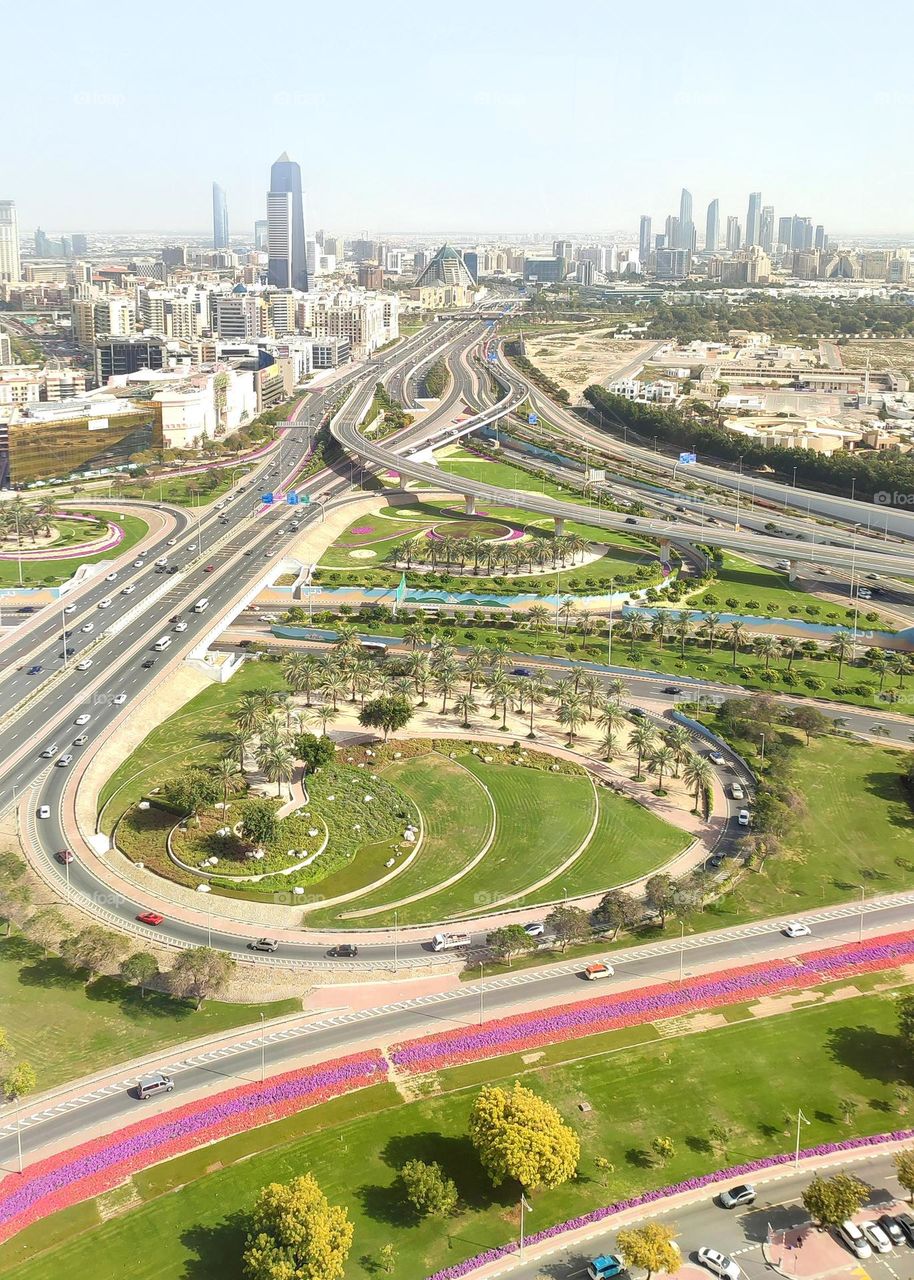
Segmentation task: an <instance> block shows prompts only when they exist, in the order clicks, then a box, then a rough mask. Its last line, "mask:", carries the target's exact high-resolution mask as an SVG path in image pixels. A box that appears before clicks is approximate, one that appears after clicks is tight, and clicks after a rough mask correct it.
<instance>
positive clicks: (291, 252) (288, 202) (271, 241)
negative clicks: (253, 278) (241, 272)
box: [267, 151, 308, 290]
mask: <svg viewBox="0 0 914 1280" xmlns="http://www.w3.org/2000/svg"><path fill="white" fill-rule="evenodd" d="M267 223H268V226H267V257H268V263H267V280H268V282H269V283H270V284H273V285H276V286H277V287H278V288H280V289H289V288H292V289H303V290H306V289H307V288H308V266H307V263H306V261H305V214H304V207H303V202H302V193H301V169H300V168H299V167H298V165H297V164H296V162H295V161H294V160H290V159H289V157H288V154H287V153H286V152H285V151H284V152H283V153H282V155H281V156H280V157H279V159H278V160H277V161H276V162H275V163H274V164H273V166H272V168H271V169H270V190H269V193H268V195H267Z"/></svg>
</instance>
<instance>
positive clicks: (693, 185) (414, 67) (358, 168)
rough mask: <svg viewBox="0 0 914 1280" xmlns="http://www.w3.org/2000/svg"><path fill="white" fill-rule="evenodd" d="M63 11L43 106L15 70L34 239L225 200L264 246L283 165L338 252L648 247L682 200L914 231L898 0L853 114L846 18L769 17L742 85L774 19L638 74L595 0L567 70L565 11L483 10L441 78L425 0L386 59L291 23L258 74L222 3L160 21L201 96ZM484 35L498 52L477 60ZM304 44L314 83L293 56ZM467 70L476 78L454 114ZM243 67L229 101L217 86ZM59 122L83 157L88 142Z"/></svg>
mask: <svg viewBox="0 0 914 1280" xmlns="http://www.w3.org/2000/svg"><path fill="white" fill-rule="evenodd" d="M54 8H56V10H57V18H56V23H57V29H58V31H59V32H60V34H61V38H60V39H59V40H55V41H53V42H50V43H49V45H48V47H47V48H46V50H45V51H43V58H45V59H46V68H47V75H46V81H45V85H46V87H45V88H44V89H43V90H42V92H41V94H36V93H35V92H34V87H33V86H32V85H31V84H30V82H29V79H28V76H29V71H28V64H27V60H20V61H18V62H16V63H14V64H13V65H11V66H10V67H9V68H7V86H8V97H9V98H10V99H11V100H17V101H20V102H23V103H27V104H28V110H27V111H25V112H23V113H22V114H20V115H19V116H18V117H17V122H16V128H15V129H11V130H9V131H8V136H7V138H6V140H5V142H6V146H5V151H6V161H7V163H6V164H5V166H4V173H3V179H2V184H3V190H2V191H0V198H8V199H13V200H15V201H16V203H17V207H18V210H19V218H20V225H21V226H22V227H23V228H25V229H30V228H34V227H35V226H37V225H41V226H44V227H50V228H53V229H57V228H59V227H70V228H73V229H88V230H95V231H115V230H117V231H127V232H129V231H131V230H149V231H155V230H157V229H158V230H163V231H164V230H173V229H175V228H199V229H200V230H201V231H203V230H205V229H206V228H207V227H208V226H210V225H211V209H210V204H211V183H212V182H213V181H214V180H215V181H218V183H219V184H220V185H221V186H222V187H224V189H225V191H226V197H227V201H228V206H229V209H230V211H231V222H230V228H231V230H232V231H233V233H234V234H238V233H239V231H240V230H241V229H242V228H243V229H244V231H245V233H247V232H248V229H249V228H252V227H253V222H254V220H255V218H263V217H265V183H264V176H263V175H264V173H265V172H266V170H267V169H268V167H269V165H270V163H271V161H272V159H273V158H274V157H275V156H276V155H278V154H279V153H281V152H282V151H288V152H289V154H290V155H294V156H295V157H296V158H297V159H298V162H299V163H300V165H301V168H302V177H303V188H304V193H305V201H306V204H307V207H308V209H309V211H310V212H309V216H308V224H309V226H311V227H328V228H329V227H332V228H333V229H335V230H337V231H338V232H340V233H349V232H351V233H356V232H358V231H360V230H362V229H367V228H372V229H375V230H381V229H394V228H396V229H399V230H401V231H402V232H403V233H410V232H415V233H417V234H427V233H431V232H432V231H434V232H440V233H442V234H447V233H449V232H451V233H452V232H457V231H467V232H474V231H481V230H482V229H483V228H489V229H491V230H492V231H498V230H502V231H508V230H516V229H517V228H523V227H528V228H532V227H543V228H553V229H561V228H580V229H585V228H593V229H594V230H595V231H596V230H597V229H601V228H623V227H625V228H630V229H631V230H632V231H633V232H634V231H636V229H637V226H638V219H639V216H640V215H641V214H642V213H644V212H650V213H651V214H652V216H653V217H654V219H655V221H656V220H658V219H661V218H662V216H663V215H664V214H665V212H666V211H668V210H669V209H671V208H673V207H675V205H674V200H675V197H676V193H677V192H678V191H679V190H680V189H681V188H682V187H686V188H687V189H688V190H689V191H691V192H692V193H693V197H694V200H695V207H696V209H697V208H701V209H704V208H705V207H706V206H707V203H708V202H709V200H711V199H713V198H715V197H716V198H718V199H719V200H720V208H721V217H722V220H723V219H725V217H726V216H727V214H729V213H736V214H737V215H738V216H739V217H740V221H741V222H743V223H745V217H746V203H747V198H748V193H749V192H750V191H757V190H761V191H762V193H763V197H764V201H765V203H768V204H773V205H774V206H775V208H776V209H789V212H791V213H792V212H794V211H798V212H804V211H811V210H813V209H815V210H816V211H817V218H818V220H820V221H825V222H827V223H828V224H829V226H831V227H834V228H835V230H836V232H838V233H842V232H843V233H859V234H862V235H865V234H879V233H884V234H891V235H905V234H908V233H909V232H911V233H912V234H914V226H912V221H911V217H910V214H909V212H908V210H909V209H910V207H911V206H912V204H914V177H912V176H911V174H910V173H909V172H908V170H907V169H906V168H905V167H903V166H901V165H899V164H898V157H899V156H900V155H902V154H904V151H903V148H904V144H905V141H906V138H905V118H906V113H905V112H903V111H900V110H898V107H899V106H900V105H902V100H904V101H907V100H908V98H909V97H910V95H907V94H904V93H900V91H894V90H891V89H888V90H887V89H886V86H885V79H884V74H883V72H882V70H881V67H880V63H881V60H882V56H883V54H884V38H885V37H884V29H883V28H881V27H880V25H879V17H880V13H881V12H882V11H884V12H885V16H886V17H889V16H890V17H891V20H892V26H893V30H894V31H895V33H896V35H897V38H898V42H899V43H902V44H903V43H904V37H905V33H906V30H907V31H910V30H911V29H914V23H912V20H911V18H910V17H909V16H908V15H907V14H899V12H898V11H897V8H896V9H891V8H890V7H889V6H888V5H887V4H885V3H884V2H883V0H876V3H875V10H874V9H873V8H871V9H870V11H869V12H870V24H869V25H868V26H867V27H866V28H864V29H862V30H858V29H856V28H855V36H854V55H855V66H854V85H853V92H852V93H849V92H847V91H846V89H845V88H844V87H843V84H842V78H841V77H840V76H836V75H835V67H836V66H839V65H843V64H844V62H845V61H846V58H847V49H846V37H845V32H844V30H843V29H842V28H841V23H840V17H841V14H842V13H844V12H846V13H847V14H848V15H850V14H851V12H852V11H851V8H850V5H849V4H847V3H839V4H838V5H837V10H838V11H837V13H835V14H834V16H835V18H836V19H838V20H837V21H835V22H834V23H833V24H831V25H830V26H829V27H828V28H827V29H825V30H823V28H822V26H821V24H820V23H818V22H817V21H816V19H815V16H814V15H813V14H808V15H804V14H802V13H800V14H798V13H797V12H796V11H794V10H788V9H787V7H786V5H783V6H777V7H775V9H774V10H773V11H769V14H770V22H771V26H772V32H771V35H772V39H773V38H774V36H775V34H777V33H779V32H781V28H782V25H783V24H781V23H780V22H779V19H778V9H779V8H780V9H781V10H782V11H783V15H784V17H785V20H786V18H787V15H788V14H789V22H790V25H789V28H785V29H784V31H783V34H782V36H781V39H780V40H779V42H778V43H777V46H776V56H774V53H772V56H771V57H769V58H767V59H764V60H759V61H758V62H757V63H754V64H753V66H752V71H751V75H750V76H749V77H748V78H746V77H743V76H742V75H737V74H736V72H735V71H734V69H733V68H734V65H735V60H737V59H739V58H741V57H742V55H743V53H744V52H745V50H746V48H747V47H748V46H749V44H750V43H751V42H752V41H754V40H755V39H756V38H757V35H758V29H757V28H758V24H757V21H756V20H755V19H753V18H751V16H745V15H742V14H740V13H733V12H731V11H730V10H729V9H727V8H725V7H724V6H723V5H720V4H714V3H712V4H710V5H709V6H707V7H706V8H705V10H703V20H702V23H701V24H700V27H699V26H698V25H696V26H694V27H692V28H687V27H684V26H683V25H682V24H681V21H680V23H679V25H678V26H677V27H676V34H677V44H676V46H675V51H674V52H673V53H672V54H671V55H670V56H666V57H665V58H664V59H663V60H662V61H661V60H659V59H658V58H657V57H656V56H654V54H653V53H652V52H651V48H650V42H648V47H646V48H645V49H644V51H641V50H639V49H635V48H633V47H630V44H626V45H625V47H624V57H620V56H619V52H620V49H619V48H617V47H616V46H615V45H614V44H613V42H612V36H613V34H614V33H613V31H612V28H611V27H609V26H608V24H607V22H606V15H605V11H604V10H603V7H602V6H601V5H599V4H597V3H594V2H593V0H572V3H571V6H570V8H568V7H566V9H565V10H563V15H562V27H563V29H564V30H566V31H567V32H568V34H569V42H568V44H569V51H568V52H562V51H561V45H559V46H558V47H557V44H556V41H555V39H554V35H555V26H556V19H555V14H554V12H553V11H552V10H551V9H550V8H549V7H547V6H546V4H545V3H544V2H543V0H532V3H531V4H529V5H524V6H521V5H520V4H518V3H516V0H511V2H510V3H509V4H507V5H505V6H503V7H502V8H501V9H500V10H498V11H493V10H492V9H491V8H490V7H489V6H484V5H482V4H481V3H480V0H469V3H468V4H467V5H466V6H464V7H463V8H462V9H461V12H460V14H459V15H449V14H442V15H439V16H437V17H436V26H437V27H438V28H439V33H438V34H439V38H438V39H437V40H436V48H438V49H444V50H447V51H449V52H446V53H445V54H439V55H437V56H434V57H430V56H428V51H427V47H426V44H425V34H424V25H425V22H427V13H426V12H425V11H424V10H423V9H422V8H421V7H420V6H419V5H418V4H417V3H415V0H394V3H393V4H392V5H391V6H390V11H389V21H387V22H385V24H383V25H382V26H381V27H380V28H379V29H377V30H376V31H375V30H374V26H373V25H372V30H373V32H374V34H373V39H372V41H371V42H369V43H366V44H364V46H363V44H362V43H361V42H357V43H356V44H355V45H354V46H352V47H350V46H348V45H347V43H346V40H345V38H342V39H340V38H338V37H331V36H329V35H328V36H325V37H324V38H323V39H319V40H318V42H317V45H316V46H313V45H311V44H310V37H311V34H312V25H313V24H312V23H311V22H310V19H309V17H308V15H307V14H305V13H304V12H303V11H301V10H298V9H295V8H293V7H291V6H289V7H288V8H287V11H286V13H285V15H284V30H285V31H286V38H285V39H284V41H283V44H282V46H281V48H278V49H277V48H275V47H273V46H272V45H271V46H270V47H269V58H267V57H266V56H263V57H258V56H257V46H256V43H255V45H254V50H255V53H254V56H253V57H251V56H250V55H248V56H247V57H246V58H244V59H241V60H239V57H238V45H239V40H240V39H241V38H242V32H243V31H244V30H245V26H246V24H247V22H248V17H249V15H248V12H247V9H246V8H245V7H244V6H242V5H241V4H239V3H238V2H237V0H227V4H226V6H225V8H224V11H223V21H222V22H220V24H219V25H218V26H213V24H212V23H211V22H210V21H209V19H208V16H207V15H206V14H205V13H203V12H196V11H194V10H188V9H187V8H186V7H182V8H179V7H178V6H177V5H176V4H174V3H173V0H164V3H163V5H162V6H161V19H162V23H163V26H165V27H168V25H169V23H173V24H174V27H175V30H176V31H180V35H181V38H182V40H183V41H184V43H185V45H186V48H187V49H188V50H199V51H201V57H203V58H204V60H205V62H206V63H207V64H208V67H209V71H208V73H207V74H201V75H200V76H198V77H189V76H188V74H187V62H186V60H185V59H182V58H177V57H176V58H175V59H174V60H172V61H167V60H164V61H161V62H160V63H159V64H157V66H156V68H155V70H154V73H152V74H146V73H143V74H141V73H140V72H139V71H138V70H137V69H136V68H135V67H134V68H133V70H131V68H130V67H128V66H126V65H122V64H121V63H114V62H112V63H110V64H108V63H106V62H104V61H98V60H97V48H98V33H99V32H100V31H104V30H106V29H114V28H113V24H115V23H116V26H117V30H118V31H119V33H120V36H121V38H123V39H125V40H127V41H129V40H130V38H131V31H133V32H134V34H135V35H136V38H137V39H140V38H142V32H141V28H140V18H139V17H138V16H136V15H134V14H132V13H130V12H126V13H125V12H124V11H123V10H122V9H121V8H115V6H114V5H113V3H112V2H111V0H96V2H95V3H94V5H93V10H94V13H95V15H96V16H95V21H94V22H93V23H91V24H87V23H81V22H80V21H79V20H78V16H77V14H76V12H75V11H72V10H69V9H67V8H65V7H64V6H62V5H59V4H58V5H56V6H55V5H52V9H54ZM680 13H681V10H679V9H678V8H674V7H673V6H672V5H671V4H668V3H665V2H664V3H661V4H660V5H659V6H658V7H657V8H656V9H655V10H654V11H652V14H651V21H652V23H653V24H655V26H656V27H657V29H659V28H660V27H661V26H663V24H664V23H665V22H666V21H667V20H670V21H672V20H674V18H676V19H678V18H679V16H680ZM369 23H373V19H372V16H371V11H370V10H369V9H368V7H367V6H366V5H364V4H363V3H356V4H355V5H354V6H353V8H352V21H351V24H350V26H349V30H350V31H358V30H359V28H360V26H363V25H365V24H369ZM6 29H7V31H8V34H9V38H10V45H11V47H15V46H16V45H17V44H21V43H25V42H27V41H28V39H29V38H31V35H32V31H31V26H30V23H29V20H28V18H27V17H26V14H25V11H24V10H22V9H17V10H13V11H12V12H11V13H9V14H8V15H7V19H6ZM473 29H475V30H477V31H478V32H479V33H480V35H481V36H483V37H484V38H483V39H482V40H481V42H479V43H478V44H477V45H474V48H473V56H472V57H468V56H464V55H463V53H462V52H461V50H463V49H465V48H466V45H465V38H464V37H465V33H466V31H467V30H473ZM588 30H589V31H592V32H593V33H594V34H597V33H598V32H600V31H603V30H606V34H607V36H608V37H609V39H608V42H607V46H606V53H605V54H603V53H599V54H594V53H589V52H588V53H582V52H581V49H582V48H587V49H592V48H594V47H599V43H598V42H597V43H594V42H592V41H582V40H581V39H580V38H572V37H574V36H575V34H576V33H577V35H578V36H580V35H581V34H583V33H584V32H586V31H588ZM616 34H617V36H618V39H619V40H621V39H622V33H616ZM64 37H65V38H64ZM309 46H310V47H311V50H312V51H311V53H310V58H309V60H308V61H307V62H305V61H302V60H301V58H300V57H299V56H298V54H297V53H295V52H293V51H295V50H298V49H300V48H302V47H309ZM772 49H774V45H772ZM450 51H452V52H450ZM449 60H453V61H454V63H455V66H454V70H455V71H459V74H456V75H454V76H453V77H452V78H451V82H450V83H449V84H448V88H447V92H446V94H445V95H444V96H442V95H441V79H442V72H443V69H444V68H443V66H442V63H446V62H448V61H449ZM229 66H231V67H232V75H233V98H232V100H231V103H228V104H227V103H226V101H225V100H224V99H221V98H219V97H218V96H216V98H215V100H214V96H213V95H212V94H211V93H210V92H209V90H208V88H207V84H208V80H209V77H210V74H216V73H218V69H219V68H220V67H221V68H223V69H225V68H227V67H229ZM405 68H409V71H408V74H406V72H405ZM87 69H88V70H87ZM747 86H749V87H748V88H747ZM839 86H840V87H839ZM760 103H764V111H763V112H761V111H760V108H759V104H760ZM138 116H139V117H140V119H142V118H149V119H152V118H154V119H155V120H156V126H157V127H156V129H155V130H151V129H149V130H145V131H144V130H142V129H138V127H137V126H138ZM189 116H190V117H192V118H193V119H194V121H195V127H194V129H187V128H186V122H187V119H188V117H189ZM229 118H231V122H232V127H231V128H225V122H226V120H227V119H229ZM61 120H66V121H67V125H68V128H73V129H75V130H76V131H77V133H78V134H79V136H80V137H82V138H83V139H84V140H85V145H82V146H80V145H77V146H74V145H73V137H72V136H71V135H70V134H69V133H68V132H67V131H65V130H64V129H62V128H61ZM102 138H103V139H104V146H99V145H97V142H98V140H99V139H102ZM138 139H140V141H138ZM201 139H202V140H203V141H201ZM479 139H489V140H490V142H491V143H494V145H478V140H479ZM748 142H751V145H748V144H747V143H748ZM816 158H817V161H818V162H815V161H816ZM582 178H583V179H584V180H583V181H582ZM176 192H177V193H180V194H179V196H178V197H177V200H178V201H179V202H178V203H176V197H175V194H174V193H176Z"/></svg>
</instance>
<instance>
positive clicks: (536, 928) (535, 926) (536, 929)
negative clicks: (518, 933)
mask: <svg viewBox="0 0 914 1280" xmlns="http://www.w3.org/2000/svg"><path fill="white" fill-rule="evenodd" d="M545 932H546V926H545V925H544V924H543V922H542V921H541V920H533V921H531V923H530V924H525V925H524V933H525V934H526V935H527V937H528V938H541V937H542V936H543V934H544V933H545Z"/></svg>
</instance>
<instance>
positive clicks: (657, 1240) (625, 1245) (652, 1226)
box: [616, 1222, 682, 1280]
mask: <svg viewBox="0 0 914 1280" xmlns="http://www.w3.org/2000/svg"><path fill="white" fill-rule="evenodd" d="M616 1244H617V1245H618V1248H619V1252H620V1253H621V1254H622V1257H623V1258H624V1259H625V1261H626V1264H627V1265H628V1266H629V1267H643V1268H644V1270H645V1271H646V1272H647V1280H650V1277H651V1276H652V1275H653V1274H654V1273H655V1272H656V1271H665V1272H667V1274H668V1275H674V1274H675V1273H676V1272H677V1271H678V1270H679V1267H680V1265H681V1264H682V1254H681V1253H680V1251H679V1249H678V1248H677V1247H676V1243H675V1230H674V1228H673V1227H671V1226H668V1225H667V1223H665V1222H646V1223H645V1224H644V1226H643V1227H624V1228H623V1229H622V1230H621V1231H620V1232H619V1234H618V1235H617V1236H616Z"/></svg>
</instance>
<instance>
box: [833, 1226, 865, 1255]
mask: <svg viewBox="0 0 914 1280" xmlns="http://www.w3.org/2000/svg"><path fill="white" fill-rule="evenodd" d="M838 1236H839V1237H840V1239H841V1241H842V1243H843V1244H846V1245H847V1247H848V1249H850V1251H851V1253H853V1254H854V1255H855V1256H856V1257H858V1258H869V1257H871V1256H872V1253H873V1251H872V1249H871V1248H870V1246H869V1244H868V1242H867V1239H866V1236H865V1235H864V1234H863V1232H862V1231H861V1230H860V1228H859V1227H858V1226H857V1225H856V1224H855V1223H853V1222H851V1220H850V1218H845V1220H844V1222H842V1223H841V1226H840V1227H838Z"/></svg>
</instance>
